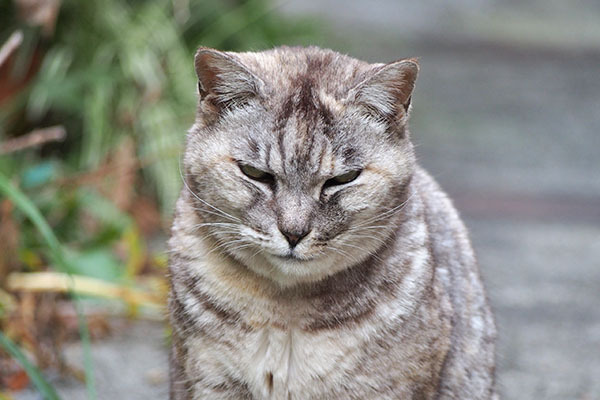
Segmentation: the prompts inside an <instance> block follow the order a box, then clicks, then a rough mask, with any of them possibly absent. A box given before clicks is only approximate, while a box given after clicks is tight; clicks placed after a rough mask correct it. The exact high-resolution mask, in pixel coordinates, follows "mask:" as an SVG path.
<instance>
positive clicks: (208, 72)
mask: <svg viewBox="0 0 600 400" xmlns="http://www.w3.org/2000/svg"><path fill="white" fill-rule="evenodd" d="M215 61H216V60H215V59H214V57H213V56H212V55H211V54H209V53H204V54H200V55H199V56H198V57H197V59H196V73H197V74H198V79H199V81H200V84H201V85H202V88H203V89H204V91H205V92H207V93H210V92H213V91H214V88H215V85H216V82H217V79H218V78H217V72H218V69H217V67H215V66H214V65H213V64H214V63H215Z"/></svg>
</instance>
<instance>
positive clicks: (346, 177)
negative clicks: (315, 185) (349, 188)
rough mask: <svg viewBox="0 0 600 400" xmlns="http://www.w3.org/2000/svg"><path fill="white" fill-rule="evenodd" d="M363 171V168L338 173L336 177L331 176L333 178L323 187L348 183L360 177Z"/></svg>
mask: <svg viewBox="0 0 600 400" xmlns="http://www.w3.org/2000/svg"><path fill="white" fill-rule="evenodd" d="M361 172H362V169H357V170H354V171H350V172H346V173H345V174H342V175H338V176H336V177H334V178H331V179H328V180H327V181H325V185H323V187H329V186H335V185H344V184H346V183H350V182H352V181H353V180H355V179H356V178H358V176H359V175H360V173H361Z"/></svg>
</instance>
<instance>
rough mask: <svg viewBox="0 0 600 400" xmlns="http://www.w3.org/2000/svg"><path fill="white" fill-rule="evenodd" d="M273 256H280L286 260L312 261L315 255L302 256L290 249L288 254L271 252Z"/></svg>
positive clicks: (279, 257)
mask: <svg viewBox="0 0 600 400" xmlns="http://www.w3.org/2000/svg"><path fill="white" fill-rule="evenodd" d="M271 255H272V256H273V257H275V258H278V259H280V260H286V261H310V260H312V259H313V257H302V256H300V255H298V254H296V253H295V252H293V251H290V252H289V253H287V254H283V255H282V254H271Z"/></svg>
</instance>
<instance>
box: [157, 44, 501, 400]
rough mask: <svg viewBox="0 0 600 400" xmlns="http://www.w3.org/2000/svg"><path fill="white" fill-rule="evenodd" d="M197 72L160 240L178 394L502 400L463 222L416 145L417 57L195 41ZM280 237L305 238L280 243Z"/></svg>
mask: <svg viewBox="0 0 600 400" xmlns="http://www.w3.org/2000/svg"><path fill="white" fill-rule="evenodd" d="M196 70H197V73H198V76H199V81H200V84H199V93H200V101H199V107H198V116H197V120H196V122H195V124H194V126H193V127H192V128H191V130H190V132H189V135H188V139H187V147H186V152H185V157H184V161H183V168H182V170H183V173H184V181H185V186H184V189H183V190H182V192H181V196H180V198H179V201H178V203H177V207H176V213H175V220H174V223H173V228H172V237H171V239H170V241H169V249H170V262H169V271H170V282H171V291H170V300H169V309H170V316H171V323H172V326H173V345H172V351H171V396H170V397H171V399H173V400H179V399H257V400H258V399H284V400H288V399H415V400H416V399H495V398H496V394H495V389H494V341H495V336H496V333H495V327H494V321H493V317H492V314H491V312H490V309H489V306H488V304H487V301H486V297H485V292H484V289H483V286H482V284H481V281H480V278H479V272H478V268H477V264H476V261H475V258H474V255H473V251H472V249H471V245H470V242H469V239H468V236H467V232H466V230H465V228H464V225H463V224H462V222H461V220H460V218H459V216H458V214H457V213H456V211H455V209H454V207H453V206H452V204H451V202H450V200H449V199H448V198H447V197H446V195H445V194H444V193H443V192H442V191H441V190H440V188H439V187H438V185H437V184H436V183H435V182H434V181H433V179H432V178H431V177H430V176H429V175H427V173H426V172H425V171H423V170H422V169H421V168H420V167H419V166H418V165H417V164H416V161H415V156H414V150H413V146H412V144H411V142H410V134H409V131H408V115H409V110H410V103H411V95H412V91H413V88H414V83H415V80H416V76H417V72H418V64H417V62H416V60H412V59H409V60H400V61H396V62H393V63H390V64H368V63H365V62H362V61H359V60H356V59H352V58H350V57H347V56H344V55H341V54H338V53H336V52H333V51H331V50H322V49H319V48H316V47H310V48H288V47H281V48H276V49H273V50H269V51H264V52H256V53H230V52H229V53H225V52H219V51H216V50H212V49H206V48H201V49H200V50H199V51H198V53H197V55H196ZM240 163H242V164H248V165H252V166H253V167H255V168H257V169H259V170H263V171H267V172H269V173H270V174H272V175H273V176H274V177H275V180H274V181H273V182H257V181H255V180H252V179H250V178H249V177H247V176H245V175H244V174H243V173H242V172H241V170H240V168H239V164H240ZM357 169H362V172H361V174H360V175H359V176H358V178H357V179H356V180H354V181H352V182H349V183H348V184H345V185H338V186H325V188H324V183H325V182H326V181H327V180H328V179H331V178H333V177H335V176H339V175H341V174H344V173H346V172H348V171H352V170H357ZM285 230H287V231H290V230H292V231H293V230H296V231H298V230H306V231H309V233H308V235H307V236H306V237H304V238H303V239H302V240H301V241H300V242H299V243H298V245H297V246H296V247H295V248H294V249H293V251H292V252H291V253H290V247H289V245H288V242H287V241H286V239H285V237H284V236H283V234H282V231H285ZM290 254H291V255H290ZM292 256H293V258H292Z"/></svg>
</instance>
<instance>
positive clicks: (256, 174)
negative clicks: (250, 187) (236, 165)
mask: <svg viewBox="0 0 600 400" xmlns="http://www.w3.org/2000/svg"><path fill="white" fill-rule="evenodd" d="M240 170H241V171H242V173H243V174H244V175H246V176H247V177H248V178H250V179H254V180H255V181H259V182H264V183H273V182H275V177H274V176H273V175H272V174H269V173H268V172H265V171H261V170H260V169H257V168H254V167H252V166H250V165H247V164H240Z"/></svg>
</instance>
